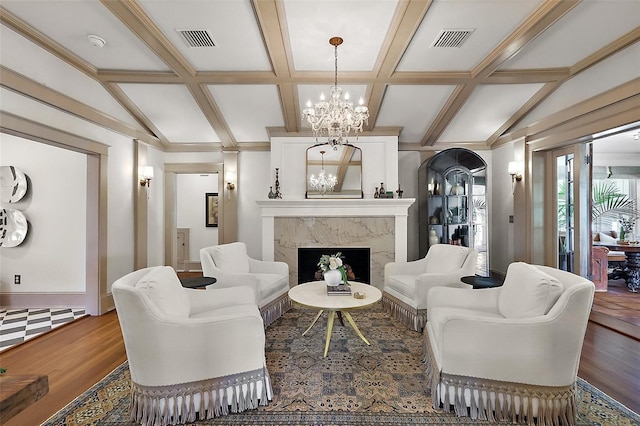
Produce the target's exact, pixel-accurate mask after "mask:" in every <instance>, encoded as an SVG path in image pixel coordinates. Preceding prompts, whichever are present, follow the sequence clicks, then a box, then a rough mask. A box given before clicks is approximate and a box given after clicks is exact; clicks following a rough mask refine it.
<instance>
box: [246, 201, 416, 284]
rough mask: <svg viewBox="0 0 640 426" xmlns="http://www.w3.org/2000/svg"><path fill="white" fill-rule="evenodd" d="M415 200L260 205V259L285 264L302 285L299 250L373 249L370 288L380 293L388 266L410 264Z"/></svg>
mask: <svg viewBox="0 0 640 426" xmlns="http://www.w3.org/2000/svg"><path fill="white" fill-rule="evenodd" d="M414 202H415V199H414V198H394V199H353V200H348V199H347V200H344V199H327V200H324V199H319V200H316V199H313V200H306V199H305V200H258V201H256V203H257V204H258V206H259V207H260V209H261V217H262V259H263V260H271V261H272V260H278V261H283V262H287V264H288V265H289V272H290V283H297V282H298V271H297V268H298V258H297V256H298V247H369V248H371V274H370V275H371V284H372V285H374V286H376V287H378V288H380V289H382V288H383V286H384V265H385V264H386V263H388V262H393V261H397V262H405V261H406V260H407V215H408V209H409V206H411V204H413V203H414Z"/></svg>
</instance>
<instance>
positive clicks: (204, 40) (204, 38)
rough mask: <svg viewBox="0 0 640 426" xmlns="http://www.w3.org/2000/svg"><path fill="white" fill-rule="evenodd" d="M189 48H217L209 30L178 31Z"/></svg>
mask: <svg viewBox="0 0 640 426" xmlns="http://www.w3.org/2000/svg"><path fill="white" fill-rule="evenodd" d="M177 31H178V32H179V33H180V35H181V36H182V39H183V40H184V41H185V43H187V46H189V47H216V43H215V42H214V41H213V37H211V34H210V33H209V31H208V30H177Z"/></svg>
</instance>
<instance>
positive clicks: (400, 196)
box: [396, 184, 404, 198]
mask: <svg viewBox="0 0 640 426" xmlns="http://www.w3.org/2000/svg"><path fill="white" fill-rule="evenodd" d="M403 192H404V191H403V190H402V189H400V184H398V189H397V190H396V194H398V198H402V193H403Z"/></svg>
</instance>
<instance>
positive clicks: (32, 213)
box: [0, 133, 87, 293]
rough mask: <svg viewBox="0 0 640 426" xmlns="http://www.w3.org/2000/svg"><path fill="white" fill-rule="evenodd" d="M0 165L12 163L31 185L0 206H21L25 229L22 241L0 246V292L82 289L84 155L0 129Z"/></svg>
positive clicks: (84, 232) (43, 291) (83, 270)
mask: <svg viewBox="0 0 640 426" xmlns="http://www.w3.org/2000/svg"><path fill="white" fill-rule="evenodd" d="M0 165H2V166H16V167H17V168H19V169H20V170H22V171H23V172H24V173H25V174H26V175H27V176H28V178H29V181H28V183H29V185H30V187H29V190H28V192H27V195H26V196H25V198H23V199H22V200H21V201H19V202H17V203H2V206H1V207H2V208H11V209H16V210H20V211H22V212H23V213H24V214H25V216H26V217H27V220H28V221H29V231H28V234H27V237H26V239H25V241H24V242H23V243H22V244H21V245H19V246H17V247H12V248H9V247H2V248H0V266H1V267H0V291H2V292H7V293H36V292H38V293H47V292H51V293H67V292H84V291H85V281H86V279H85V271H86V267H85V265H86V254H85V244H86V242H85V241H86V219H85V217H86V213H85V212H86V202H87V201H86V193H87V185H86V184H87V162H86V156H85V155H84V154H79V153H77V152H73V151H67V150H63V149H60V148H55V147H52V146H49V145H45V144H42V143H38V142H32V141H30V140H26V139H22V138H18V137H15V136H11V135H7V134H3V133H0ZM16 274H19V275H22V284H20V285H15V284H13V277H14V275H16Z"/></svg>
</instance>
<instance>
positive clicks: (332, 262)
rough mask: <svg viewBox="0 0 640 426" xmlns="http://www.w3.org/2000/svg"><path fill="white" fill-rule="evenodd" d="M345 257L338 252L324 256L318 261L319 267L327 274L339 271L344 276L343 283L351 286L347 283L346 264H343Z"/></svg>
mask: <svg viewBox="0 0 640 426" xmlns="http://www.w3.org/2000/svg"><path fill="white" fill-rule="evenodd" d="M342 259H344V256H343V255H342V252H337V253H336V254H323V255H322V256H320V260H319V261H318V266H319V267H320V269H321V270H322V272H327V271H329V270H334V269H337V270H338V271H340V274H342V281H343V282H344V283H345V284H347V285H349V282H348V281H347V271H346V269H345V268H344V263H343V262H342Z"/></svg>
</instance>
